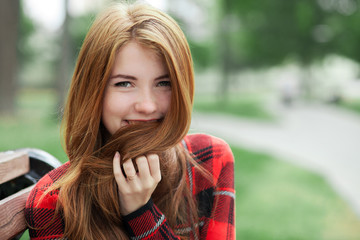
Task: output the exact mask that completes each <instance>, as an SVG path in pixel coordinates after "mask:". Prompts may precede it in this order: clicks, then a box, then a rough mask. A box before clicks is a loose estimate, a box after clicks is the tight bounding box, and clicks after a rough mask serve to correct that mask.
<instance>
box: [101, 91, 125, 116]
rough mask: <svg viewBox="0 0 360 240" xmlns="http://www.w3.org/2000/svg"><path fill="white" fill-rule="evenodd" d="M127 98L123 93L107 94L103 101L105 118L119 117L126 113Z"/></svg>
mask: <svg viewBox="0 0 360 240" xmlns="http://www.w3.org/2000/svg"><path fill="white" fill-rule="evenodd" d="M126 103H128V101H126V99H123V97H122V95H121V94H112V93H110V94H107V95H105V98H104V101H103V111H102V117H103V118H105V119H106V118H111V117H119V116H121V115H122V114H124V112H125V110H126V108H127V106H125V105H126Z"/></svg>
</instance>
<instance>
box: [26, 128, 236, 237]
mask: <svg viewBox="0 0 360 240" xmlns="http://www.w3.org/2000/svg"><path fill="white" fill-rule="evenodd" d="M183 145H184V147H185V148H187V149H188V151H189V152H190V153H191V154H193V156H194V158H195V160H196V161H197V162H198V163H199V164H200V165H201V166H203V167H204V168H205V169H206V170H208V171H209V172H210V173H211V175H212V180H211V181H210V180H209V179H206V178H204V177H203V175H201V174H200V173H199V172H198V171H197V170H196V168H194V167H193V166H191V165H190V164H188V169H187V170H188V179H187V180H188V183H189V186H190V189H191V191H192V193H193V195H194V197H196V199H197V200H198V203H199V212H200V219H199V222H198V223H195V224H192V225H195V226H196V227H198V228H199V233H200V239H206V240H220V239H221V240H234V239H235V201H234V200H235V190H234V157H233V154H232V152H231V150H230V148H229V146H228V145H227V144H226V143H225V142H224V141H222V140H221V139H219V138H216V137H212V136H209V135H205V134H193V135H188V136H186V137H185V139H184V141H183ZM68 167H69V163H66V164H64V165H62V166H61V167H59V168H57V169H55V170H53V171H52V172H50V173H49V174H47V175H46V176H44V177H43V178H42V179H41V180H40V181H39V182H38V183H37V185H36V187H35V188H34V189H33V190H32V192H31V193H30V195H29V197H28V200H27V203H26V208H25V217H26V220H27V222H28V223H29V225H30V226H31V227H33V229H31V228H30V231H29V233H30V237H31V239H33V240H40V239H60V238H61V237H62V233H63V230H64V223H63V221H62V219H61V217H56V218H54V211H55V206H56V201H57V197H58V192H57V191H53V192H51V193H50V194H48V195H47V196H46V197H45V198H44V200H43V201H42V202H40V204H39V205H38V206H37V204H38V203H39V198H40V197H41V196H42V194H43V193H44V191H45V190H46V189H47V188H48V187H49V186H50V185H51V184H52V183H53V182H55V181H56V180H57V179H58V178H59V177H60V176H62V175H63V174H64V173H65V172H66V170H67V169H68ZM36 206H37V207H36ZM123 220H124V223H125V224H124V225H125V228H126V230H127V232H128V234H129V237H130V239H132V240H137V239H180V238H179V237H178V236H177V235H184V234H185V235H188V236H190V239H198V238H197V237H196V236H194V234H193V232H194V229H193V226H191V224H189V225H187V226H177V227H176V228H175V229H171V228H170V226H169V225H168V223H167V221H166V216H165V215H164V214H163V213H162V212H161V211H160V210H159V209H158V208H157V206H156V205H155V204H154V203H153V202H152V200H151V199H150V200H149V202H148V203H147V204H145V205H144V206H143V207H141V208H140V209H138V210H136V211H135V212H133V213H131V214H129V215H127V216H124V218H123Z"/></svg>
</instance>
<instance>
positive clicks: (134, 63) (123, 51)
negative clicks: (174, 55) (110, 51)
mask: <svg viewBox="0 0 360 240" xmlns="http://www.w3.org/2000/svg"><path fill="white" fill-rule="evenodd" d="M134 68H136V69H137V70H138V68H145V69H147V70H150V69H151V68H153V69H155V70H157V71H167V66H166V63H165V60H164V57H163V56H162V55H161V54H160V53H159V51H157V50H155V49H154V48H150V47H147V46H144V45H143V44H139V43H138V42H136V41H130V42H128V43H126V44H125V45H123V46H122V47H121V48H120V49H119V50H118V51H117V53H116V56H115V62H114V66H113V71H116V70H132V69H134Z"/></svg>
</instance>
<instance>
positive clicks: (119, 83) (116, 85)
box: [114, 81, 131, 87]
mask: <svg viewBox="0 0 360 240" xmlns="http://www.w3.org/2000/svg"><path fill="white" fill-rule="evenodd" d="M114 85H115V87H131V83H130V82H128V81H123V82H117V83H115V84H114Z"/></svg>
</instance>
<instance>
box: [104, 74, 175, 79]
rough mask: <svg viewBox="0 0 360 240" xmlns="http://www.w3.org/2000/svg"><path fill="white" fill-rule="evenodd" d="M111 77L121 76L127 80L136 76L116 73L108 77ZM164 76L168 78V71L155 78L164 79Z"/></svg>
mask: <svg viewBox="0 0 360 240" xmlns="http://www.w3.org/2000/svg"><path fill="white" fill-rule="evenodd" d="M113 78H123V79H129V80H137V78H136V77H134V76H131V75H125V74H116V75H114V76H111V77H110V79H113ZM165 78H169V74H168V73H166V74H164V75H161V76H159V77H157V78H155V80H161V79H165Z"/></svg>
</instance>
